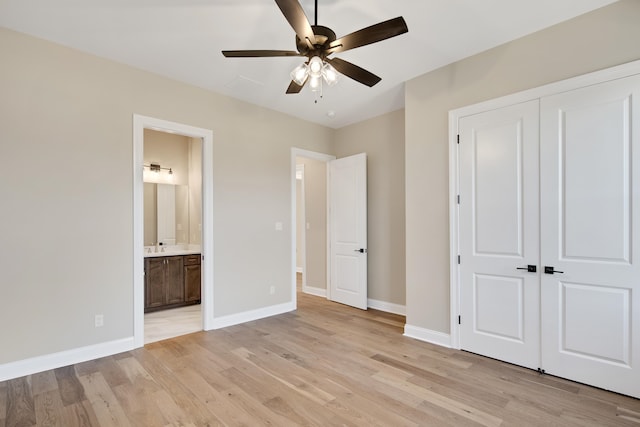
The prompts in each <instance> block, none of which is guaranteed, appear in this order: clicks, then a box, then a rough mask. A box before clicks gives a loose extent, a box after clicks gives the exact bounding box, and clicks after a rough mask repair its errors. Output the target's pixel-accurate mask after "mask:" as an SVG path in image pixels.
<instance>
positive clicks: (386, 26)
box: [326, 16, 409, 54]
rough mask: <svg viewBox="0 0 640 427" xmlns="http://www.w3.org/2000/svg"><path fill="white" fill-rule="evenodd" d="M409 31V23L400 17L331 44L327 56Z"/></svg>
mask: <svg viewBox="0 0 640 427" xmlns="http://www.w3.org/2000/svg"><path fill="white" fill-rule="evenodd" d="M408 31H409V28H407V23H406V22H405V21H404V18H403V17H402V16H399V17H397V18H393V19H389V20H388V21H384V22H380V23H378V24H375V25H372V26H370V27H367V28H363V29H361V30H358V31H356V32H353V33H351V34H348V35H346V36H344V37H341V38H339V39H337V40H335V41H333V42H331V44H330V45H329V48H328V49H327V50H326V52H327V54H329V53H336V52H344V51H345V50H349V49H355V48H356V47H360V46H366V45H368V44H371V43H377V42H379V41H382V40H386V39H390V38H391V37H395V36H399V35H400V34H404V33H406V32H408Z"/></svg>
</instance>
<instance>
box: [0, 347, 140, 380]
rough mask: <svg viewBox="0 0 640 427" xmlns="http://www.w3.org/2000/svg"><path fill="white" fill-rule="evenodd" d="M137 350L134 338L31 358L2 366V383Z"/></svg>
mask: <svg viewBox="0 0 640 427" xmlns="http://www.w3.org/2000/svg"><path fill="white" fill-rule="evenodd" d="M134 348H135V345H134V342H133V337H129V338H123V339H120V340H116V341H109V342H105V343H101V344H95V345H90V346H87V347H81V348H76V349H73V350H65V351H61V352H58V353H52V354H46V355H44V356H37V357H31V358H29V359H24V360H19V361H17V362H10V363H5V364H4V365H0V381H6V380H11V379H14V378H20V377H23V376H25V375H31V374H35V373H37V372H43V371H48V370H50V369H56V368H60V367H62V366H68V365H73V364H75V363H82V362H86V361H88V360H93V359H99V358H101V357H106V356H111V355H113V354H118V353H122V352H124V351H129V350H133V349H134Z"/></svg>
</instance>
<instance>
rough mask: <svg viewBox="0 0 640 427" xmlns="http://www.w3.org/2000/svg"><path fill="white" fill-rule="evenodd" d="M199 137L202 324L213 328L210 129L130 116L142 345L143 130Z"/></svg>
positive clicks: (136, 305)
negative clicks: (200, 149)
mask: <svg viewBox="0 0 640 427" xmlns="http://www.w3.org/2000/svg"><path fill="white" fill-rule="evenodd" d="M145 129H152V130H157V131H160V132H168V133H175V134H179V135H184V136H188V137H192V138H201V139H202V231H201V233H202V234H201V236H202V243H201V250H202V296H201V301H202V302H201V304H202V326H203V329H204V330H205V331H208V330H210V329H212V325H213V319H214V313H213V131H211V130H209V129H203V128H198V127H193V126H189V125H186V124H182V123H176V122H171V121H167V120H162V119H157V118H153V117H147V116H142V115H139V114H134V115H133V341H134V348H138V347H143V346H144V216H143V215H144V206H143V204H144V199H143V194H144V186H143V185H144V182H143V168H142V165H143V160H144V157H143V153H144V130H145Z"/></svg>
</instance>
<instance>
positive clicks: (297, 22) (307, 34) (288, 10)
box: [276, 0, 316, 46]
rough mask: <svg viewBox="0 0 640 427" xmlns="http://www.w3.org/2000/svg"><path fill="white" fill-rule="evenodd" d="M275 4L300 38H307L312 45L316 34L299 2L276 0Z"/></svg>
mask: <svg viewBox="0 0 640 427" xmlns="http://www.w3.org/2000/svg"><path fill="white" fill-rule="evenodd" d="M276 4H277V5H278V7H279V8H280V10H281V11H282V14H283V15H284V17H285V18H286V19H287V21H288V22H289V25H291V27H292V28H293V30H294V31H295V32H296V34H297V35H298V37H299V38H300V40H305V39H308V40H309V42H310V43H311V45H312V46H313V45H314V44H315V42H316V36H315V35H314V34H313V30H312V29H311V24H309V20H308V19H307V15H305V14H304V10H303V9H302V6H300V3H298V1H297V0H276Z"/></svg>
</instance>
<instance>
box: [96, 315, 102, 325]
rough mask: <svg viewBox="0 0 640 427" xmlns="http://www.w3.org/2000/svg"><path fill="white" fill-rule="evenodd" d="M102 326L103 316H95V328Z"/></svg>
mask: <svg viewBox="0 0 640 427" xmlns="http://www.w3.org/2000/svg"><path fill="white" fill-rule="evenodd" d="M103 326H104V315H103V314H96V328H101V327H103Z"/></svg>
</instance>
